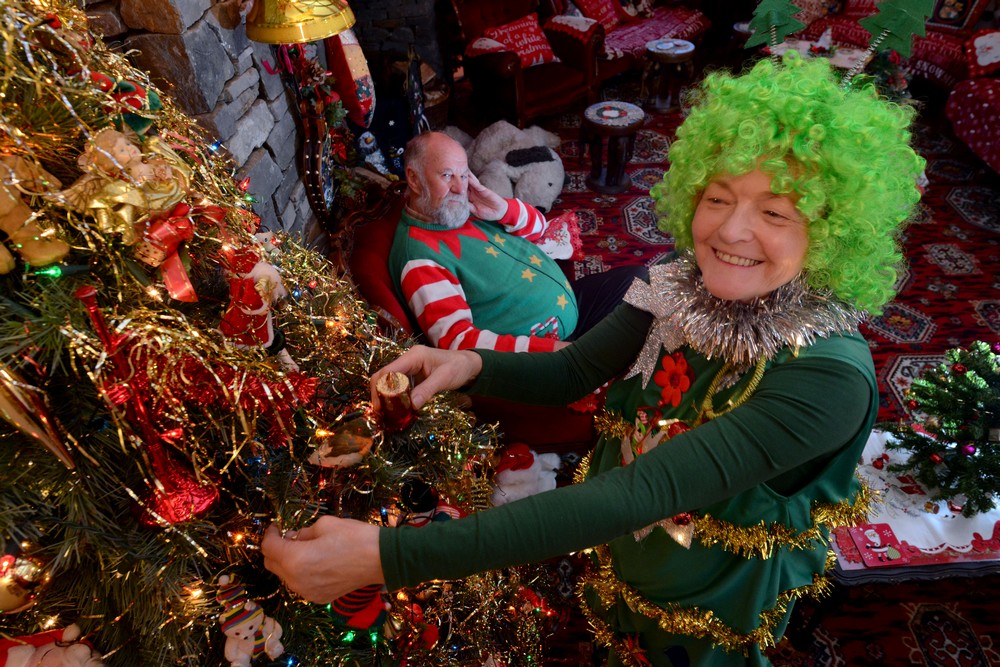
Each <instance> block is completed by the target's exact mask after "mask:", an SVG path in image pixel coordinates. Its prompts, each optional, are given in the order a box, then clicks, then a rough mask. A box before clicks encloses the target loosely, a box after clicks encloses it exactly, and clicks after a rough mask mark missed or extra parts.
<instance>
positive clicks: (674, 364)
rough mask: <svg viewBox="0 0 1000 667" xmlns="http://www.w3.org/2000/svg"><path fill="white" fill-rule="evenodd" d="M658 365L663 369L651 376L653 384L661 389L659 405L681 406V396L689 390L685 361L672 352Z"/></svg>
mask: <svg viewBox="0 0 1000 667" xmlns="http://www.w3.org/2000/svg"><path fill="white" fill-rule="evenodd" d="M660 363H661V365H662V366H663V369H662V370H659V371H656V373H654V374H653V382H655V383H656V385H657V386H658V387H661V388H662V389H661V390H660V405H666V404H667V403H669V404H670V405H672V406H674V407H675V408H676V407H677V406H678V405H680V404H681V396H682V395H683V394H684V392H685V391H687V390H688V389H690V388H691V377H690V375H689V372H688V365H687V360H686V359H685V358H684V355H683V354H681V353H680V352H674V353H673V354H672V355H670V356H669V357H663V360H662V361H661V362H660Z"/></svg>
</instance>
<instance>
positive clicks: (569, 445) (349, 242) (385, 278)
mask: <svg viewBox="0 0 1000 667" xmlns="http://www.w3.org/2000/svg"><path fill="white" fill-rule="evenodd" d="M405 190H406V187H405V184H404V183H396V184H395V185H392V186H390V187H389V188H388V189H387V190H385V191H384V192H383V191H381V190H377V189H375V190H372V191H370V192H369V193H368V196H367V197H366V200H367V201H368V202H370V205H368V206H366V207H365V208H363V209H361V210H358V211H354V212H352V213H350V214H349V215H347V216H345V218H344V220H343V222H342V224H341V226H340V229H339V230H338V232H337V234H336V236H335V238H334V239H333V247H334V250H333V253H332V255H331V259H332V260H333V262H334V265H335V267H337V269H338V271H339V272H341V273H343V274H345V276H346V277H347V278H348V279H350V280H351V281H352V282H353V284H354V285H355V286H356V287H357V289H358V293H359V294H360V295H361V297H362V298H363V299H364V300H365V301H366V302H368V304H369V305H370V306H371V307H372V308H373V309H374V310H375V312H376V313H377V314H378V315H379V317H380V319H381V322H382V324H383V325H384V326H385V327H386V328H387V329H388V330H395V331H401V332H403V333H405V334H410V335H413V336H415V337H416V338H417V339H418V340H419V338H420V330H419V328H418V327H417V325H416V322H415V320H414V319H413V318H412V317H411V315H410V314H409V311H408V309H407V308H406V307H405V306H404V305H403V304H402V303H400V301H399V299H398V298H397V297H396V293H395V291H394V288H393V280H392V277H391V276H390V275H389V265H388V258H389V250H390V249H391V248H392V241H393V237H394V235H395V232H396V225H397V223H398V221H399V215H400V212H401V211H402V209H403V203H404V198H403V193H404V192H405ZM469 398H470V403H471V409H472V412H473V413H474V414H475V415H476V417H477V418H478V419H480V420H481V421H483V422H486V423H496V424H498V426H499V431H500V433H501V434H502V437H503V438H504V441H505V442H506V443H514V442H523V443H525V444H527V445H528V446H530V447H531V448H532V449H534V450H535V451H538V452H559V453H565V452H571V451H575V452H578V453H582V452H586V451H589V449H590V448H591V447H592V446H593V444H594V440H595V433H594V419H593V415H592V414H589V413H582V412H578V411H576V410H573V409H571V408H569V407H553V406H538V405H528V404H526V403H516V402H512V401H504V400H500V399H493V398H485V397H481V396H470V397H469Z"/></svg>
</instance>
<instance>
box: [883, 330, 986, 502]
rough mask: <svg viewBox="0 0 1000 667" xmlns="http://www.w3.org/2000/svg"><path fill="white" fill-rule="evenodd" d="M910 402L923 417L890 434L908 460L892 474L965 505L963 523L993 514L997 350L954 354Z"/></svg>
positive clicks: (919, 382) (923, 379)
mask: <svg viewBox="0 0 1000 667" xmlns="http://www.w3.org/2000/svg"><path fill="white" fill-rule="evenodd" d="M907 397H908V402H907V407H908V408H909V409H910V410H911V411H913V412H914V413H915V414H917V413H919V414H920V415H922V417H921V421H919V423H912V424H907V423H899V424H893V425H890V426H888V427H887V428H886V430H887V431H889V432H891V433H892V434H893V435H894V436H895V438H894V439H893V440H890V441H888V442H887V443H886V446H887V447H888V448H890V449H902V450H908V451H909V452H910V458H909V459H908V460H907V462H906V463H900V464H896V465H893V466H891V468H890V469H891V470H893V471H894V472H906V473H909V474H911V475H913V476H914V477H915V478H916V479H917V480H919V481H920V483H921V484H923V485H924V486H925V487H927V489H928V490H929V493H930V497H931V498H932V499H934V500H951V501H953V502H954V503H955V504H957V505H962V514H963V516H966V517H969V516H972V515H974V514H977V513H980V512H988V511H990V510H992V509H993V508H994V507H995V506H996V505H997V494H998V493H1000V343H994V344H992V345H990V344H989V343H985V342H983V341H976V342H974V343H972V344H971V345H969V346H968V347H967V348H956V349H953V350H949V351H948V352H947V353H946V357H945V361H944V362H943V363H941V364H938V365H937V366H936V367H935V368H932V369H929V370H927V371H925V372H924V373H923V374H922V375H921V376H920V377H919V378H918V379H916V380H914V381H913V384H912V385H911V386H910V389H909V390H908V392H907ZM962 498H964V501H962V500H961V499H962Z"/></svg>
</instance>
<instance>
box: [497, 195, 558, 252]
mask: <svg viewBox="0 0 1000 667" xmlns="http://www.w3.org/2000/svg"><path fill="white" fill-rule="evenodd" d="M506 201H507V213H505V214H504V216H503V217H502V218H500V220H498V221H497V224H499V225H503V228H504V229H506V230H507V232H508V233H510V234H513V235H514V236H521V237H524V238H525V239H527V240H528V241H531V242H532V243H535V242H536V241H538V240H539V239H541V238H542V235H543V234H545V230H546V229H547V228H548V226H549V223H548V221H547V220H546V219H545V216H544V215H542V213H541V211H539V210H538V209H537V208H535V207H534V206H532V205H531V204H525V203H524V202H523V201H521V200H520V199H508V200H506Z"/></svg>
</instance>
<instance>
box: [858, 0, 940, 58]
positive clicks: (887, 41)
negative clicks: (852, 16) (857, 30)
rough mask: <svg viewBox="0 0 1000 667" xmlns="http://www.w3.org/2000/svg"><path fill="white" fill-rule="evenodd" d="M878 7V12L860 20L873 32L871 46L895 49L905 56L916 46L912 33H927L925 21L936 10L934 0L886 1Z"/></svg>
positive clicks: (920, 34) (877, 48)
mask: <svg viewBox="0 0 1000 667" xmlns="http://www.w3.org/2000/svg"><path fill="white" fill-rule="evenodd" d="M876 9H878V12H876V13H875V14H872V15H871V16H866V17H865V18H863V19H861V20H860V21H859V23H860V24H861V27H863V28H864V29H865V30H867V31H868V32H869V33H871V36H872V37H871V45H872V47H873V48H874V49H875V50H878V51H881V50H883V49H892V50H894V51H895V52H896V53H898V54H899V55H901V56H903V57H904V58H906V57H908V56H909V55H910V52H911V50H912V48H913V36H914V35H919V36H921V37H923V36H924V35H925V34H926V33H925V29H924V23H925V22H926V21H927V17H928V16H930V14H931V12H932V11H933V10H934V0H884V1H883V2H880V3H879V4H878V5H876Z"/></svg>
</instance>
